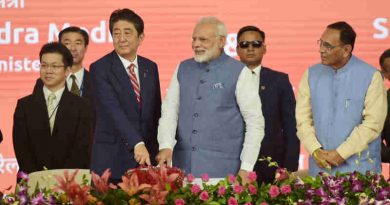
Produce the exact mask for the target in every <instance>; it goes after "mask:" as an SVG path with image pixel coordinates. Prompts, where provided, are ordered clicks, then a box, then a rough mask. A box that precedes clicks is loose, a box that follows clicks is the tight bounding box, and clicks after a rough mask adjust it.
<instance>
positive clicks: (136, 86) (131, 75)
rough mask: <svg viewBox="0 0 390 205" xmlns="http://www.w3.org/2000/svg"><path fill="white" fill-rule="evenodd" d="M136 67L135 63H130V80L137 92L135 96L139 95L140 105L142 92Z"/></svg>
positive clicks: (139, 103)
mask: <svg viewBox="0 0 390 205" xmlns="http://www.w3.org/2000/svg"><path fill="white" fill-rule="evenodd" d="M134 68H135V65H134V64H130V65H129V67H128V69H129V72H130V81H131V85H133V88H134V93H135V96H136V97H137V102H138V105H141V93H140V89H139V84H138V81H137V76H136V75H135V72H134Z"/></svg>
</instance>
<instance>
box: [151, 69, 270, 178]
mask: <svg viewBox="0 0 390 205" xmlns="http://www.w3.org/2000/svg"><path fill="white" fill-rule="evenodd" d="M178 68H179V65H178V66H177V68H176V70H175V73H174V75H173V77H172V80H171V83H170V85H169V89H168V93H167V95H166V97H165V99H164V101H163V103H162V107H161V118H160V120H159V126H158V135H157V140H158V143H159V149H160V150H161V149H165V148H169V149H172V150H173V147H174V146H175V144H176V140H175V135H176V129H177V122H178V117H179V105H180V102H179V100H180V85H179V81H178V79H177V71H178ZM257 78H258V77H257V76H256V75H253V73H252V71H251V70H250V69H249V68H247V67H245V68H243V69H242V71H241V73H240V76H239V78H238V80H237V84H236V91H235V94H236V101H237V104H238V106H239V109H240V112H241V114H242V117H243V119H244V121H245V130H246V131H245V139H244V144H243V149H242V151H241V156H240V159H241V169H243V170H247V171H252V170H253V167H254V165H255V163H256V161H257V160H258V158H257V157H258V154H259V151H260V146H261V141H262V140H263V138H264V118H263V114H262V111H261V101H260V96H259V92H258V91H259V88H258V87H259V80H258V79H257Z"/></svg>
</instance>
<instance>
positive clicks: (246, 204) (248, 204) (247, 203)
mask: <svg viewBox="0 0 390 205" xmlns="http://www.w3.org/2000/svg"><path fill="white" fill-rule="evenodd" d="M244 205H252V203H251V202H246V203H245V204H244Z"/></svg>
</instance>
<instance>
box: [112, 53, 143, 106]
mask: <svg viewBox="0 0 390 205" xmlns="http://www.w3.org/2000/svg"><path fill="white" fill-rule="evenodd" d="M111 55H112V72H113V73H114V75H115V77H116V78H117V79H118V83H119V84H120V85H121V86H122V87H123V88H124V89H125V90H126V92H125V93H126V94H127V95H128V96H127V97H129V98H130V99H131V100H130V102H131V104H132V106H133V107H134V109H135V110H137V111H138V110H139V109H138V103H137V98H136V96H135V92H134V89H133V85H131V81H130V77H129V75H128V74H127V72H126V71H125V68H124V67H123V64H122V62H121V60H120V59H119V57H118V54H116V53H115V51H113V52H112V53H111ZM141 89H142V88H141ZM124 97H126V96H124ZM141 98H142V95H141Z"/></svg>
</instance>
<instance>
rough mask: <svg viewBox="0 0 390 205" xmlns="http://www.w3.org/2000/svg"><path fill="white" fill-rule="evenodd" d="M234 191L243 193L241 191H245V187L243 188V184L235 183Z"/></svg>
mask: <svg viewBox="0 0 390 205" xmlns="http://www.w3.org/2000/svg"><path fill="white" fill-rule="evenodd" d="M233 191H234V193H236V194H241V192H242V191H243V188H242V186H240V185H234V186H233Z"/></svg>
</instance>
